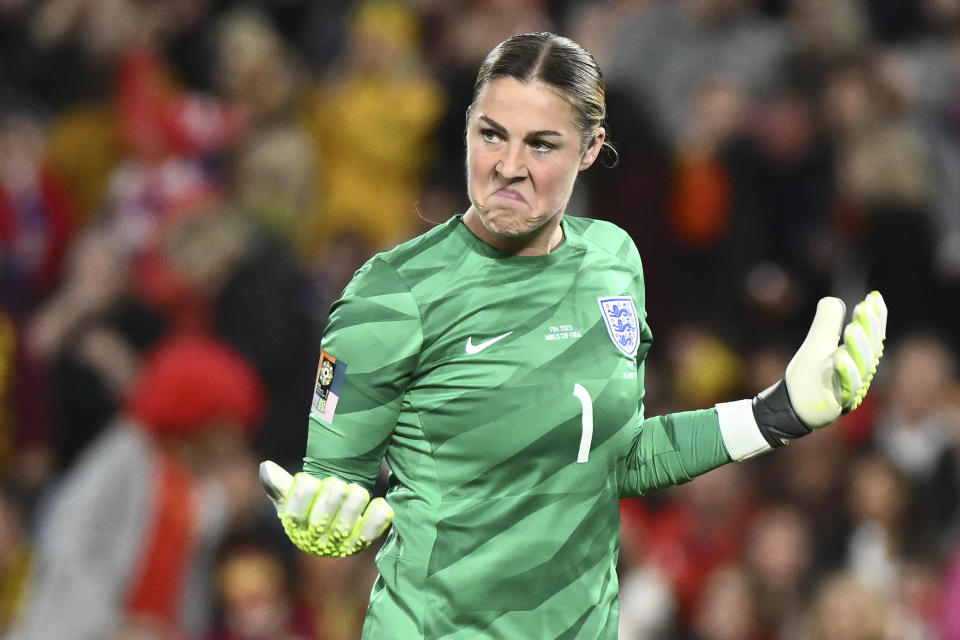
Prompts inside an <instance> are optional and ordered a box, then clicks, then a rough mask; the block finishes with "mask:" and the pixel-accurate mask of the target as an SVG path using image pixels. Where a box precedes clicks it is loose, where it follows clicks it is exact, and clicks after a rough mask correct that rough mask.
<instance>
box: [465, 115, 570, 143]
mask: <svg viewBox="0 0 960 640" xmlns="http://www.w3.org/2000/svg"><path fill="white" fill-rule="evenodd" d="M479 119H480V120H483V121H484V122H486V123H487V124H488V125H490V126H491V127H493V128H494V129H496V130H497V133H502V134H505V133H506V132H507V128H506V127H504V126H503V125H502V124H500V123H499V122H497V121H496V120H494V119H493V118H490V117H487V116H480V117H479ZM527 136H529V137H531V138H540V137H543V136H561V137H562V136H563V134H562V133H560V132H559V131H554V130H552V129H541V130H539V131H531V132H530V133H528V134H527Z"/></svg>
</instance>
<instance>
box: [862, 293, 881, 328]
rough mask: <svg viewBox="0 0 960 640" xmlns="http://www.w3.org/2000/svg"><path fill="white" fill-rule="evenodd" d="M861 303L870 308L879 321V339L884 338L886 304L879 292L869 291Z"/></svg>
mask: <svg viewBox="0 0 960 640" xmlns="http://www.w3.org/2000/svg"><path fill="white" fill-rule="evenodd" d="M863 301H864V302H865V303H866V304H867V306H868V307H870V309H871V311H873V313H874V314H875V315H876V316H877V318H878V319H879V321H880V337H881V338H884V337H886V332H887V303H886V302H884V300H883V296H882V295H880V292H879V291H871V292H870V293H868V294H867V297H866V298H864V299H863Z"/></svg>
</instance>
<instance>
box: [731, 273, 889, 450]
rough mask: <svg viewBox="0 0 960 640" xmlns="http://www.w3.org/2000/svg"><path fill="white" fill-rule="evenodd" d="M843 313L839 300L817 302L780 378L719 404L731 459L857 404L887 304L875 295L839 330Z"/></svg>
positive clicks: (875, 356) (875, 360)
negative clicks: (750, 393) (756, 391)
mask: <svg viewBox="0 0 960 640" xmlns="http://www.w3.org/2000/svg"><path fill="white" fill-rule="evenodd" d="M845 313H846V308H845V306H844V304H843V301H841V300H840V299H839V298H823V299H821V300H820V302H819V303H818V304H817V313H816V315H815V317H814V319H813V324H812V325H811V326H810V331H809V332H808V333H807V337H806V339H805V340H804V341H803V344H802V345H800V349H799V350H798V351H797V353H796V355H794V356H793V359H792V360H790V364H788V365H787V371H786V375H785V376H784V378H783V379H782V380H780V381H779V382H777V383H776V384H774V385H773V386H772V387H770V388H769V389H766V390H764V391H762V392H760V393H759V394H758V395H757V396H756V397H755V398H754V399H753V400H752V401H750V400H741V401H738V402H728V403H721V404H718V405H717V412H718V415H719V418H720V430H721V433H722V435H723V439H724V444H725V445H726V446H727V451H728V452H729V453H730V455H731V457H733V458H734V459H736V460H743V459H746V458H749V457H752V456H754V455H757V454H758V453H762V452H764V451H767V450H769V449H770V448H774V447H782V446H784V445H786V444H789V443H790V441H791V440H794V439H796V438H799V437H801V436H805V435H807V434H808V433H810V432H811V431H813V430H814V429H819V428H821V427H824V426H826V425H828V424H830V423H831V422H833V421H834V420H836V419H837V418H839V417H840V415H841V414H844V413H848V412H850V411H853V410H854V409H856V408H857V407H858V406H860V403H861V402H862V401H863V398H864V396H866V395H867V389H869V388H870V383H871V382H872V381H873V376H874V374H875V373H876V371H877V365H878V364H879V362H880V357H881V356H882V355H883V341H884V339H885V337H886V335H885V332H886V327H887V306H886V304H885V303H884V301H883V296H881V295H880V293H879V292H878V291H873V292H871V293H870V294H869V295H867V297H866V298H864V300H863V301H862V302H860V303H859V304H857V306H856V307H854V310H853V318H852V319H851V320H850V322H849V323H848V324H847V326H846V327H845V328H843V321H844V316H845ZM841 328H843V332H842V337H843V343H842V344H840V345H839V346H838V343H839V342H840V338H841ZM754 424H755V425H756V428H754ZM757 434H759V435H757Z"/></svg>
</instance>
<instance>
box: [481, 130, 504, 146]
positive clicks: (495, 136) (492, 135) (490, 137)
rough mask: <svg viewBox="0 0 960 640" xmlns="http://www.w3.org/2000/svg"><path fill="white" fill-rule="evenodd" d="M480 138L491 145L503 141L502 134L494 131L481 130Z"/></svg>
mask: <svg viewBox="0 0 960 640" xmlns="http://www.w3.org/2000/svg"><path fill="white" fill-rule="evenodd" d="M480 137H481V138H483V141H484V142H488V143H490V144H494V143H496V142H500V141H501V140H503V138H502V137H501V136H500V134H499V133H497V132H496V131H494V130H493V129H481V130H480Z"/></svg>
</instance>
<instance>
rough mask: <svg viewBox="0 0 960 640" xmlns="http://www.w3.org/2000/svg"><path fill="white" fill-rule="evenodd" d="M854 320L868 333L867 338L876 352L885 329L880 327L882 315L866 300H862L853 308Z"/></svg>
mask: <svg viewBox="0 0 960 640" xmlns="http://www.w3.org/2000/svg"><path fill="white" fill-rule="evenodd" d="M853 320H854V322H856V323H857V324H859V325H860V326H861V327H863V330H864V332H865V333H866V334H867V340H869V341H870V347H871V350H872V351H874V352H876V351H877V350H878V349H877V346H878V345H879V344H880V340H881V338H882V336H883V329H882V328H881V327H880V317H879V316H878V315H877V314H876V313H875V312H874V311H873V309H871V308H870V307H869V306H868V305H867V304H866V302H865V301H864V302H861V303H859V304H858V305H857V306H855V307H854V308H853Z"/></svg>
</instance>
